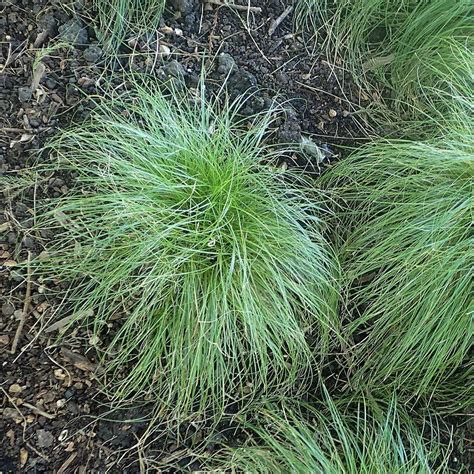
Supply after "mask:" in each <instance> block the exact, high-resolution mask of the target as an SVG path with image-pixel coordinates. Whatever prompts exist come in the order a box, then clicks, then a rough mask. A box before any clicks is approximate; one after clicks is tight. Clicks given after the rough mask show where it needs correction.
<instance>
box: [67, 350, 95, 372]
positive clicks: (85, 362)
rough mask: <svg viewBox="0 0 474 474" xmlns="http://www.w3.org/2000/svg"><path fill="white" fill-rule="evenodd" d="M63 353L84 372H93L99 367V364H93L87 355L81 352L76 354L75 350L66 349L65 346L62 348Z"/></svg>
mask: <svg viewBox="0 0 474 474" xmlns="http://www.w3.org/2000/svg"><path fill="white" fill-rule="evenodd" d="M61 354H62V355H63V356H64V357H65V358H66V359H67V360H68V361H69V362H71V363H72V364H74V366H75V367H77V368H78V369H79V370H82V371H84V372H93V371H94V370H96V369H97V364H93V363H92V362H91V361H90V360H89V359H88V358H87V357H84V356H82V355H80V354H76V353H75V352H72V351H70V350H69V349H65V348H64V347H63V348H62V349H61Z"/></svg>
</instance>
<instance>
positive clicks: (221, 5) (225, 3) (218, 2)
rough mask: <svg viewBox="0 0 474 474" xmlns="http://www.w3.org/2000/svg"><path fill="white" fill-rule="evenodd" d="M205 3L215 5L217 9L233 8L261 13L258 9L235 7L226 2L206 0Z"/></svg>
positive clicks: (243, 6)
mask: <svg viewBox="0 0 474 474" xmlns="http://www.w3.org/2000/svg"><path fill="white" fill-rule="evenodd" d="M206 3H210V4H211V5H217V6H218V7H229V8H234V9H235V10H241V11H245V12H254V13H262V9H261V8H260V7H251V6H245V5H236V4H235V3H228V2H226V1H221V0H206Z"/></svg>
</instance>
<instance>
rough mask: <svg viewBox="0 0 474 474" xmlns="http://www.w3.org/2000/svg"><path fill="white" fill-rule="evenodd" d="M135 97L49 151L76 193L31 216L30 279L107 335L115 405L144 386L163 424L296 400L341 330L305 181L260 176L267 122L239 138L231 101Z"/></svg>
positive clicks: (330, 268)
mask: <svg viewBox="0 0 474 474" xmlns="http://www.w3.org/2000/svg"><path fill="white" fill-rule="evenodd" d="M133 91H134V92H133V93H132V94H131V96H130V97H128V98H126V99H121V98H118V99H115V100H113V101H112V102H103V103H102V104H99V105H98V107H97V108H96V109H95V111H94V113H93V116H92V118H91V119H90V121H88V122H86V123H82V124H81V125H80V126H77V127H75V128H74V129H72V130H68V131H66V132H64V133H62V134H60V136H59V138H58V139H57V140H56V141H55V142H54V143H53V144H52V145H51V148H52V150H53V151H54V152H55V153H57V155H58V157H59V168H60V169H62V170H66V171H67V170H70V171H72V172H74V173H75V175H76V176H77V189H76V191H75V192H71V193H69V194H68V195H67V196H65V197H63V198H59V199H55V200H53V202H52V203H51V205H52V206H53V207H54V209H53V210H52V211H48V212H46V213H45V214H43V216H42V217H41V216H40V217H39V219H40V226H41V227H43V228H49V227H54V228H55V239H56V240H55V243H54V245H53V246H51V247H50V248H48V253H49V257H48V258H47V259H45V260H40V261H38V262H37V266H38V268H37V271H38V272H40V273H41V274H43V275H44V276H45V277H47V278H48V279H49V280H51V279H56V278H57V279H59V280H63V281H64V280H70V281H72V282H73V286H72V290H71V291H72V298H71V301H72V312H80V314H85V313H87V312H89V311H92V312H93V314H94V316H93V318H92V319H91V320H90V321H89V322H92V323H93V331H94V334H95V335H96V337H97V338H98V339H99V340H100V338H103V337H104V338H107V339H111V342H110V344H109V345H108V348H107V354H106V360H107V362H106V363H105V365H104V367H105V369H106V371H107V373H108V374H109V375H110V377H109V380H110V382H109V383H110V386H109V389H110V391H112V392H113V393H114V394H115V396H116V397H117V398H123V397H129V396H132V395H133V394H135V393H137V392H146V391H149V390H151V391H152V393H153V396H154V397H155V399H156V401H157V406H158V408H159V409H162V410H164V411H165V412H167V413H168V414H170V416H172V415H176V416H178V417H184V416H186V415H189V414H190V413H192V412H193V410H196V411H198V412H202V410H205V409H207V408H211V409H214V410H215V411H216V412H217V416H219V414H220V413H222V410H223V409H224V406H225V404H226V403H227V402H229V400H231V399H232V400H240V399H242V398H245V397H248V398H252V397H253V396H256V395H258V394H262V393H265V392H268V391H272V392H274V391H275V392H278V391H279V390H281V391H286V390H288V389H293V388H296V387H297V382H301V381H303V380H304V377H305V375H308V374H309V371H310V366H311V362H314V359H313V356H314V354H317V355H318V356H319V355H324V353H325V352H326V351H327V348H328V345H329V342H330V341H329V340H330V338H331V336H330V332H331V330H332V329H335V328H336V327H337V323H336V321H335V306H336V300H337V291H336V289H335V274H334V273H335V265H334V263H333V260H332V256H331V253H330V251H329V250H328V248H327V246H326V243H325V242H324V240H323V238H322V236H321V234H320V228H321V225H322V223H321V221H320V220H319V218H318V217H317V215H318V214H319V209H318V204H317V202H318V199H317V196H315V194H314V191H312V190H311V189H312V186H311V184H310V183H307V182H305V179H304V177H303V175H302V174H300V173H298V172H296V171H290V170H288V171H282V170H281V169H280V168H277V167H276V166H270V164H271V163H273V160H274V159H275V155H274V154H273V153H272V152H271V150H270V149H268V148H267V147H265V146H264V145H263V144H262V139H263V136H264V134H265V133H266V131H267V128H268V125H269V123H270V115H269V114H268V115H265V116H264V117H260V118H258V117H256V118H255V119H254V120H253V123H252V124H248V123H247V124H246V125H245V127H247V126H248V127H247V128H246V129H245V131H242V129H241V128H239V126H238V125H239V124H237V125H236V123H237V118H236V113H237V111H238V107H239V104H236V105H234V106H227V107H224V111H223V112H222V113H220V114H217V113H215V112H214V110H213V107H212V105H209V104H206V103H205V101H204V98H203V96H199V97H195V98H194V101H190V100H189V99H181V98H179V97H178V96H176V95H173V94H169V95H164V94H163V93H161V92H160V91H159V90H157V89H156V88H147V87H146V86H139V85H135V86H134V89H133ZM242 126H243V125H242ZM263 160H265V161H266V162H267V163H266V164H262V161H263ZM117 318H120V321H116V322H115V323H112V320H115V319H117ZM111 324H112V325H113V327H112V329H111V330H110V334H108V335H107V334H106V332H107V327H108V326H107V325H111ZM308 336H311V338H312V340H313V341H315V346H314V347H310V346H309V344H308V343H307V337H308ZM246 394H248V395H246Z"/></svg>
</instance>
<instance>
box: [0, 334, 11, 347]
mask: <svg viewBox="0 0 474 474" xmlns="http://www.w3.org/2000/svg"><path fill="white" fill-rule="evenodd" d="M9 344H10V336H8V335H7V334H2V335H1V336H0V346H8V345H9Z"/></svg>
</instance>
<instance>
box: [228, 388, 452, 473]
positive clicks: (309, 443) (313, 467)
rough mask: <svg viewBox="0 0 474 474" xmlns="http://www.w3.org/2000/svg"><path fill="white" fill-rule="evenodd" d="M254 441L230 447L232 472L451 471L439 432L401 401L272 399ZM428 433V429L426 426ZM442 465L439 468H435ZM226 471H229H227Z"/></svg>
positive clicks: (254, 427) (253, 431) (251, 428)
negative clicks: (430, 430) (421, 423)
mask: <svg viewBox="0 0 474 474" xmlns="http://www.w3.org/2000/svg"><path fill="white" fill-rule="evenodd" d="M425 427H426V428H428V424H426V426H425ZM246 429H247V431H248V433H249V440H248V441H247V442H246V444H245V445H244V446H242V447H239V448H235V449H229V450H225V451H224V453H223V455H222V459H223V462H222V466H221V467H222V468H224V469H225V470H226V471H227V470H228V471H231V472H251V473H262V474H264V473H268V474H274V473H295V474H296V473H298V474H306V473H309V472H311V473H315V474H317V473H320V474H373V473H381V474H382V473H387V474H389V473H390V474H396V473H398V474H409V473H413V474H420V473H434V472H445V470H444V469H445V465H444V462H443V461H442V459H441V449H440V446H439V443H438V440H437V439H436V437H435V435H434V433H430V434H431V436H432V439H431V440H428V441H427V440H425V439H424V437H423V435H422V432H421V430H420V429H419V428H418V427H417V426H416V424H415V423H414V422H413V421H412V419H411V417H410V414H408V413H407V412H406V411H405V410H404V409H403V408H402V407H401V406H400V405H399V404H397V403H396V400H395V399H394V398H392V399H391V400H390V399H389V400H388V401H387V402H386V403H383V402H381V403H377V402H375V401H373V400H362V401H360V402H351V401H349V400H348V399H344V398H342V399H339V400H332V399H331V398H330V397H329V396H327V395H326V397H325V403H324V405H321V406H318V407H315V406H308V405H306V404H300V405H297V404H295V403H291V402H286V403H282V404H281V403H280V404H274V403H269V404H267V405H263V406H262V407H261V408H260V409H259V410H258V414H257V417H256V421H254V422H253V423H247V425H246ZM425 431H426V430H425ZM435 464H437V466H438V467H437V468H434V466H435ZM224 469H223V470H224Z"/></svg>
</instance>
